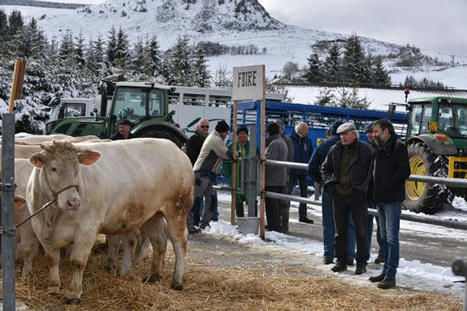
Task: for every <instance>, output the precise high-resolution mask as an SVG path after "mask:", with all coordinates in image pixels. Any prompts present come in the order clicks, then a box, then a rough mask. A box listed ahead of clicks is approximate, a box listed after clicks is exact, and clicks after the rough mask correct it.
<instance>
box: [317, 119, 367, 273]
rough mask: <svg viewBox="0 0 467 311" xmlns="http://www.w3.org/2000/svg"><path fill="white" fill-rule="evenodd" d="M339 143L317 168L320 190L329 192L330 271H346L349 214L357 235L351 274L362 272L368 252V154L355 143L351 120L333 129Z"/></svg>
mask: <svg viewBox="0 0 467 311" xmlns="http://www.w3.org/2000/svg"><path fill="white" fill-rule="evenodd" d="M337 134H339V135H340V136H341V140H340V142H338V143H336V144H335V145H334V146H333V147H332V148H331V149H330V150H329V153H328V155H327V157H326V160H325V161H324V163H323V166H322V168H321V174H322V176H323V180H324V183H325V186H324V187H325V189H324V191H328V192H329V193H331V196H332V198H333V204H334V221H335V224H336V238H335V251H336V257H337V262H336V264H335V265H334V267H332V268H331V270H332V271H334V272H342V271H345V270H347V262H346V259H347V249H348V245H347V239H348V227H349V214H350V213H351V214H352V219H353V221H354V224H355V231H356V234H357V253H356V256H355V257H356V260H357V268H356V269H355V274H362V273H364V272H366V264H367V261H368V251H367V249H366V248H367V245H366V234H367V232H366V231H367V225H368V223H367V222H368V203H367V190H368V183H369V179H370V168H371V163H372V154H371V149H370V146H369V145H368V144H367V143H364V142H361V141H359V140H358V132H357V129H356V127H355V124H354V122H353V121H349V122H346V123H344V124H342V125H340V126H339V127H338V128H337Z"/></svg>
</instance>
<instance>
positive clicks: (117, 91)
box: [46, 82, 188, 147]
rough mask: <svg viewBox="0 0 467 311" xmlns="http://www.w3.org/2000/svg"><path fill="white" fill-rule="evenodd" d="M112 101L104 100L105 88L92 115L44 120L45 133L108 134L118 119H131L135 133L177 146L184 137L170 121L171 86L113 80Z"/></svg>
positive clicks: (111, 132)
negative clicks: (164, 139) (98, 107)
mask: <svg viewBox="0 0 467 311" xmlns="http://www.w3.org/2000/svg"><path fill="white" fill-rule="evenodd" d="M111 87H112V91H113V90H114V91H113V92H112V93H113V96H112V101H111V104H110V106H108V104H107V96H106V95H108V94H107V93H108V89H107V90H106V89H105V88H104V89H103V91H102V92H101V93H103V94H101V97H102V101H101V109H100V112H99V111H98V109H95V111H94V113H95V116H87V117H86V116H84V117H83V116H80V117H74V118H73V117H72V118H64V119H57V120H53V121H50V122H47V123H46V134H55V133H62V134H67V135H71V136H85V135H96V136H99V137H101V138H110V137H112V136H113V135H114V134H115V133H117V131H118V121H120V120H121V119H127V120H129V121H130V122H131V123H132V125H133V126H132V129H131V133H132V134H134V135H135V136H136V137H155V138H167V139H169V140H171V141H173V142H174V143H175V144H177V145H178V146H179V147H181V146H182V145H183V144H184V143H185V142H186V140H187V139H188V137H187V136H186V135H185V133H183V131H182V130H181V129H180V128H178V127H177V125H176V124H175V122H174V121H173V113H174V112H169V111H168V110H169V105H168V96H169V92H171V91H172V88H171V87H168V86H162V85H156V84H154V83H141V82H117V83H115V84H112V85H111Z"/></svg>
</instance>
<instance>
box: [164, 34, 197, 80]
mask: <svg viewBox="0 0 467 311" xmlns="http://www.w3.org/2000/svg"><path fill="white" fill-rule="evenodd" d="M169 55H170V56H169V59H170V62H171V67H172V71H173V79H172V81H168V82H169V83H170V84H177V85H187V86H191V85H192V82H191V74H192V67H191V63H190V60H191V49H190V46H189V45H188V39H187V38H186V37H179V38H178V40H177V43H176V44H175V46H174V47H173V49H172V51H171V52H170V53H169Z"/></svg>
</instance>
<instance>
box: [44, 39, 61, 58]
mask: <svg viewBox="0 0 467 311" xmlns="http://www.w3.org/2000/svg"><path fill="white" fill-rule="evenodd" d="M46 49H47V53H46V58H47V59H48V60H49V61H50V62H52V63H53V62H55V61H56V60H57V58H58V53H59V48H58V42H57V39H56V38H55V36H54V37H52V39H51V40H50V43H48V44H47V45H46Z"/></svg>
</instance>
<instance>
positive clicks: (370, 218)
mask: <svg viewBox="0 0 467 311" xmlns="http://www.w3.org/2000/svg"><path fill="white" fill-rule="evenodd" d="M368 207H369V208H376V206H375V203H373V202H368ZM373 218H376V241H377V242H378V247H379V249H378V256H382V257H384V246H383V239H382V237H381V230H380V228H379V223H378V219H379V217H378V216H373V215H368V231H367V234H368V235H367V243H368V245H367V246H368V257H369V256H370V253H371V236H372V235H373V234H372V233H373Z"/></svg>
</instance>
